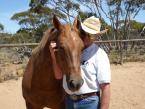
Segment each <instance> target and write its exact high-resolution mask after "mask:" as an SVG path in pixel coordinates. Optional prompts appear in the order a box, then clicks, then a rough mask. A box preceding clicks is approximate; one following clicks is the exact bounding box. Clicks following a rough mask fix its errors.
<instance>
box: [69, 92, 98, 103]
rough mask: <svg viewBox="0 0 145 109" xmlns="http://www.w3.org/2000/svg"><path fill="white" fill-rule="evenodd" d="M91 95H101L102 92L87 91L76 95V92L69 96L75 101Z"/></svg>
mask: <svg viewBox="0 0 145 109" xmlns="http://www.w3.org/2000/svg"><path fill="white" fill-rule="evenodd" d="M90 96H100V92H92V93H86V94H81V95H76V94H73V95H68V97H69V98H70V99H72V100H74V101H78V100H82V99H85V98H87V97H90Z"/></svg>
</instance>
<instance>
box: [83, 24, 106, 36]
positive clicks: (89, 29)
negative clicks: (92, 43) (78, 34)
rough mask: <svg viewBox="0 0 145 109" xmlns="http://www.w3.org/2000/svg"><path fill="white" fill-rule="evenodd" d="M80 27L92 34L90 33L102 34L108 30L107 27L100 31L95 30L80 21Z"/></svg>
mask: <svg viewBox="0 0 145 109" xmlns="http://www.w3.org/2000/svg"><path fill="white" fill-rule="evenodd" d="M81 27H82V29H83V30H84V31H85V32H87V33H89V34H92V35H101V34H104V33H106V32H107V31H108V29H105V30H102V31H96V30H93V29H91V28H88V27H87V26H85V25H84V24H83V23H81Z"/></svg>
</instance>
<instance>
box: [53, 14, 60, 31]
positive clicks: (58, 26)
mask: <svg viewBox="0 0 145 109" xmlns="http://www.w3.org/2000/svg"><path fill="white" fill-rule="evenodd" d="M53 25H54V27H55V28H56V29H57V30H60V29H61V28H62V25H61V23H60V21H59V20H58V19H57V17H56V15H54V16H53Z"/></svg>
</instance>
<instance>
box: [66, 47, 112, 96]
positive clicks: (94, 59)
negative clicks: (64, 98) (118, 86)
mask: <svg viewBox="0 0 145 109" xmlns="http://www.w3.org/2000/svg"><path fill="white" fill-rule="evenodd" d="M81 63H82V65H81V75H82V78H83V79H84V84H83V85H82V87H81V88H80V89H79V90H78V91H76V92H72V91H70V90H69V89H68V86H67V83H66V76H65V75H64V77H63V88H64V90H65V91H66V92H67V93H68V94H76V95H80V94H85V93H91V92H97V91H99V90H100V87H99V84H102V83H110V82H111V71H110V62H109V59H108V56H107V54H106V53H105V51H104V50H103V49H101V48H99V47H98V46H97V45H96V44H92V45H91V46H89V47H88V48H86V49H85V50H84V51H83V53H82V56H81Z"/></svg>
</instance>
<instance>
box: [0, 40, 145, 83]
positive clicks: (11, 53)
mask: <svg viewBox="0 0 145 109" xmlns="http://www.w3.org/2000/svg"><path fill="white" fill-rule="evenodd" d="M95 43H97V44H98V45H99V46H100V47H101V48H103V49H104V50H105V51H106V52H107V53H108V56H109V58H110V62H111V63H114V64H123V62H126V61H145V39H133V40H110V41H96V42H95ZM37 45H38V43H25V44H0V82H1V81H5V80H9V79H17V78H18V77H19V76H22V75H23V70H24V68H25V66H26V63H27V62H28V60H29V57H30V55H31V52H32V49H33V48H34V47H36V46H37Z"/></svg>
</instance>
